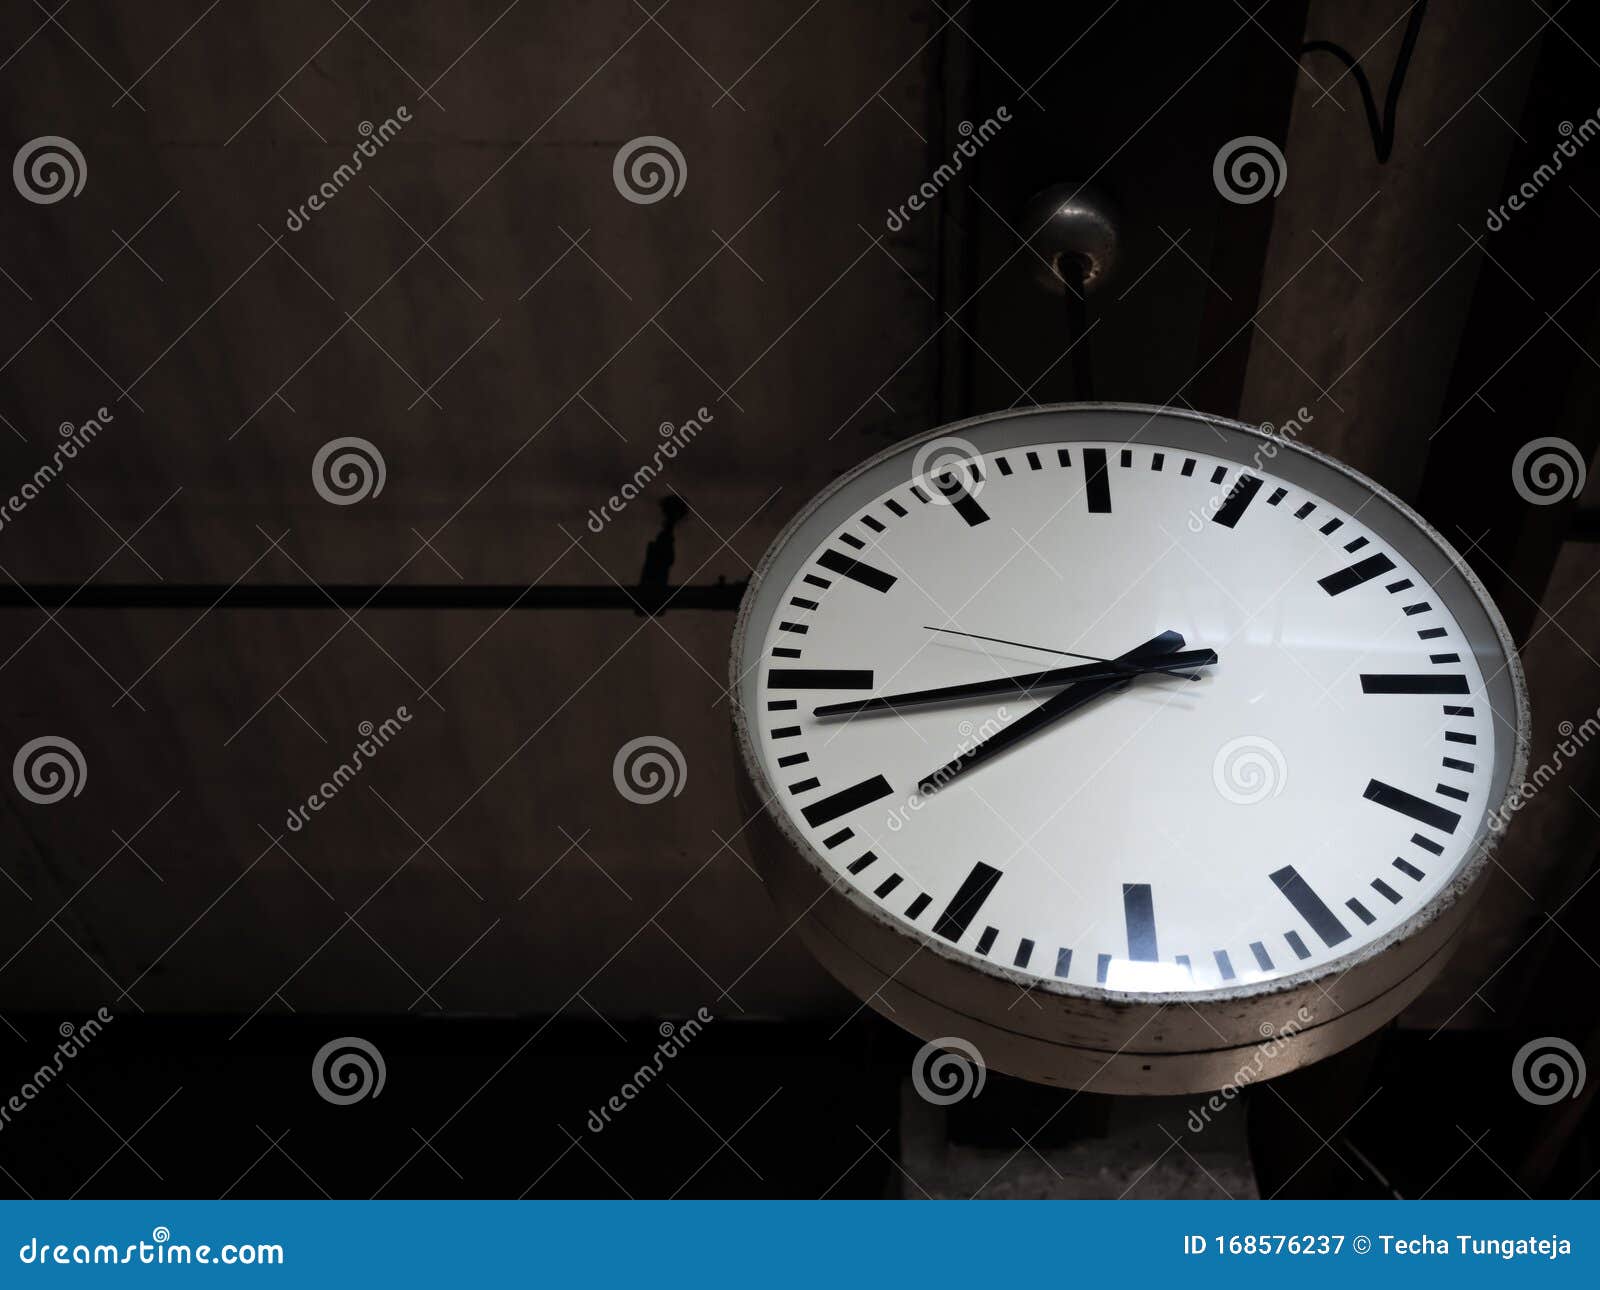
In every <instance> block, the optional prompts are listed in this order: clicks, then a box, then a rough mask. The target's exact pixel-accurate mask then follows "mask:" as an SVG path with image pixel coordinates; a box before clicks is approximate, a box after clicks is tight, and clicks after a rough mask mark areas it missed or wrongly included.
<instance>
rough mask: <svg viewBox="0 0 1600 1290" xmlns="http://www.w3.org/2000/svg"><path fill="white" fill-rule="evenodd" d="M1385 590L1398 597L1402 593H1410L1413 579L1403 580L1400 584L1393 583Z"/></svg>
mask: <svg viewBox="0 0 1600 1290" xmlns="http://www.w3.org/2000/svg"><path fill="white" fill-rule="evenodd" d="M1384 590H1385V591H1387V592H1388V593H1389V594H1390V595H1391V596H1394V595H1398V594H1399V593H1400V592H1402V591H1409V590H1411V579H1410V578H1401V579H1400V581H1399V582H1391V583H1390V584H1389V585H1388V586H1387V587H1385V588H1384Z"/></svg>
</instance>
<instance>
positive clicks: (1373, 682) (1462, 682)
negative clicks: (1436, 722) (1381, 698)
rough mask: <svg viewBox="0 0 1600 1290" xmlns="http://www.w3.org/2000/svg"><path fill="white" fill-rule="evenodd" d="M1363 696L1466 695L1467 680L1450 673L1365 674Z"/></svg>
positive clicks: (1362, 683) (1362, 679) (1362, 682)
mask: <svg viewBox="0 0 1600 1290" xmlns="http://www.w3.org/2000/svg"><path fill="white" fill-rule="evenodd" d="M1361 691H1362V693H1363V694H1466V693H1468V687H1467V678H1466V677H1464V676H1457V675H1452V674H1449V673H1437V674H1436V673H1432V672H1422V673H1412V672H1363V673H1362V674H1361Z"/></svg>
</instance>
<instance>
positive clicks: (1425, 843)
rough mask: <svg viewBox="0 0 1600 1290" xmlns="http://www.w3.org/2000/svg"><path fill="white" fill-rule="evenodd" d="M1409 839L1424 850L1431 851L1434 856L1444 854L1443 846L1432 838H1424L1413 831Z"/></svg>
mask: <svg viewBox="0 0 1600 1290" xmlns="http://www.w3.org/2000/svg"><path fill="white" fill-rule="evenodd" d="M1411 840H1412V841H1413V842H1415V843H1416V844H1417V845H1418V846H1419V847H1421V848H1422V849H1423V850H1424V851H1431V852H1433V854H1434V855H1436V856H1442V855H1443V854H1444V848H1443V847H1442V846H1440V845H1439V844H1438V843H1437V842H1435V841H1433V839H1432V838H1425V837H1423V836H1422V834H1420V833H1413V834H1412V835H1411Z"/></svg>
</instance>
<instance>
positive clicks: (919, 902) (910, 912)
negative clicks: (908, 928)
mask: <svg viewBox="0 0 1600 1290" xmlns="http://www.w3.org/2000/svg"><path fill="white" fill-rule="evenodd" d="M931 904H933V897H932V896H930V895H928V893H927V892H923V893H922V894H921V895H920V896H918V897H917V898H916V899H915V900H913V901H912V902H911V903H910V904H909V905H907V906H906V917H907V918H908V919H910V920H911V921H912V922H913V923H914V922H916V921H917V918H918V916H919V915H921V913H922V911H923V910H924V909H926V908H927V907H928V906H929V905H931Z"/></svg>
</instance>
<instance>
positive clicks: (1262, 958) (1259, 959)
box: [1250, 941, 1272, 972]
mask: <svg viewBox="0 0 1600 1290" xmlns="http://www.w3.org/2000/svg"><path fill="white" fill-rule="evenodd" d="M1250 953H1252V954H1254V955H1255V956H1256V965H1257V966H1258V967H1260V969H1261V970H1262V971H1263V972H1270V971H1272V955H1270V954H1268V953H1267V947H1266V946H1265V945H1263V944H1262V943H1261V942H1260V941H1251V942H1250Z"/></svg>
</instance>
